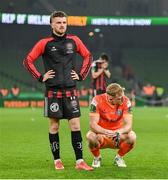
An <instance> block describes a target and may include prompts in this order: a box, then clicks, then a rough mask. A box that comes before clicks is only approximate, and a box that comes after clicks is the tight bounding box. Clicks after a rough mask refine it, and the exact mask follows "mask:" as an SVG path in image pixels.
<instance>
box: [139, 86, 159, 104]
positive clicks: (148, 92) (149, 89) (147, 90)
mask: <svg viewBox="0 0 168 180" xmlns="http://www.w3.org/2000/svg"><path fill="white" fill-rule="evenodd" d="M155 89H156V87H155V86H154V85H151V84H150V83H148V84H147V85H146V86H143V88H142V95H143V96H145V97H146V100H147V101H148V102H147V105H151V104H152V102H151V101H152V100H153V99H154V95H155Z"/></svg>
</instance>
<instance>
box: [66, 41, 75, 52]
mask: <svg viewBox="0 0 168 180" xmlns="http://www.w3.org/2000/svg"><path fill="white" fill-rule="evenodd" d="M73 52H74V51H73V44H72V43H67V44H66V53H67V54H72V53H73Z"/></svg>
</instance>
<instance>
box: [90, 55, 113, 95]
mask: <svg viewBox="0 0 168 180" xmlns="http://www.w3.org/2000/svg"><path fill="white" fill-rule="evenodd" d="M108 61H109V57H108V56H107V54H105V53H102V54H101V56H100V57H99V59H98V60H96V61H94V62H93V63H92V70H91V75H92V86H93V96H96V95H98V94H103V93H105V92H106V79H107V78H108V79H109V78H110V77H111V73H110V70H109V63H108Z"/></svg>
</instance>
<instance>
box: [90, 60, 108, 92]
mask: <svg viewBox="0 0 168 180" xmlns="http://www.w3.org/2000/svg"><path fill="white" fill-rule="evenodd" d="M99 68H101V63H99V62H93V64H92V72H97V71H98V69H99ZM92 84H93V89H96V90H101V91H104V92H106V76H105V73H104V72H103V73H102V74H100V75H99V76H98V77H97V78H95V79H92Z"/></svg>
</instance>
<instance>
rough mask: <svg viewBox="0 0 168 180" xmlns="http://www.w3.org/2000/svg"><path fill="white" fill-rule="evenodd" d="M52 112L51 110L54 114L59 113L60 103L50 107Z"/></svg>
mask: <svg viewBox="0 0 168 180" xmlns="http://www.w3.org/2000/svg"><path fill="white" fill-rule="evenodd" d="M50 110H51V111H52V112H57V111H58V110H59V105H58V103H52V104H51V105H50Z"/></svg>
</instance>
